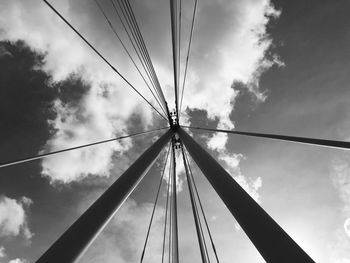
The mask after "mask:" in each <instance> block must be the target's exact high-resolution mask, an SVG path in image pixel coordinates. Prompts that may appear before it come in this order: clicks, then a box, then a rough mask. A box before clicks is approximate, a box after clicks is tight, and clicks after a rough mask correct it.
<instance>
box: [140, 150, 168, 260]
mask: <svg viewBox="0 0 350 263" xmlns="http://www.w3.org/2000/svg"><path fill="white" fill-rule="evenodd" d="M170 147H171V143H169V147H168V151H167V154H166V157H165V162H164V167H163V170H162V176H161V177H160V181H159V185H158V190H157V195H156V198H155V200H154V205H153V210H152V215H151V219H150V222H149V225H148V229H147V234H146V240H145V243H144V245H143V250H142V254H141V260H140V263H142V262H143V257H144V255H145V251H146V246H147V242H148V238H149V234H150V232H151V227H152V222H153V217H154V212H155V211H156V207H157V203H158V197H159V193H160V188H161V186H162V182H163V178H164V174H165V167H166V164H167V162H168V156H169V152H170Z"/></svg>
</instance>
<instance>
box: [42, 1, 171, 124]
mask: <svg viewBox="0 0 350 263" xmlns="http://www.w3.org/2000/svg"><path fill="white" fill-rule="evenodd" d="M43 1H44V3H45V4H46V5H47V6H48V7H49V8H50V9H51V10H52V11H54V12H55V13H56V15H58V16H59V17H60V18H61V19H62V20H63V22H65V23H66V24H67V25H68V26H69V27H70V28H71V29H72V30H73V31H74V32H75V33H76V34H77V35H78V36H79V37H80V38H81V39H82V40H83V41H84V42H85V43H86V44H87V45H88V46H89V47H90V48H91V49H92V50H93V51H94V52H95V53H96V54H97V55H98V56H99V57H100V58H101V59H102V60H103V61H104V62H106V64H107V65H108V66H109V67H110V68H111V69H112V70H113V71H114V72H115V73H117V74H118V75H119V76H120V77H121V78H122V79H123V80H124V81H125V82H126V83H127V84H128V85H129V86H130V87H131V88H132V89H133V90H134V91H135V92H136V93H137V94H138V95H139V96H140V97H141V98H142V99H143V100H144V101H145V102H147V104H148V105H150V106H151V107H152V108H153V109H154V110H155V111H156V112H157V113H158V114H159V115H160V116H162V118H164V119H165V120H166V121H168V119H167V118H166V117H165V116H164V115H163V114H162V113H160V112H159V111H158V110H157V109H156V108H155V107H154V106H153V104H152V103H150V102H149V101H148V100H147V99H146V98H145V97H144V96H143V95H142V94H141V93H140V92H139V91H138V90H137V89H136V88H135V87H134V86H133V85H132V84H131V83H130V82H129V81H128V80H127V79H126V78H125V77H124V76H123V75H122V74H121V73H120V72H119V71H118V70H117V69H116V68H115V67H114V66H113V65H112V64H111V63H109V61H108V60H107V59H106V58H105V57H104V56H103V55H102V54H101V53H100V52H99V51H97V49H96V48H95V47H94V46H93V45H92V44H90V42H89V41H88V40H87V39H86V38H85V37H84V36H83V35H82V34H80V33H79V31H78V30H77V29H75V28H74V27H73V26H72V25H71V24H70V23H69V22H68V21H67V20H66V19H65V18H64V17H63V16H62V15H61V14H60V13H59V12H58V11H57V10H56V9H55V8H54V7H53V6H52V5H51V4H50V3H49V2H48V1H46V0H43Z"/></svg>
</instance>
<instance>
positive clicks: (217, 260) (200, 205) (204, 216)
mask: <svg viewBox="0 0 350 263" xmlns="http://www.w3.org/2000/svg"><path fill="white" fill-rule="evenodd" d="M185 158H186V160H187V163H188V167H189V171H190V176H191V179H192V182H193V186H194V190H195V192H196V196H197V200H198V203H199V207H200V209H201V212H202V215H203V218H204V223H205V226H206V228H207V231H208V234H209V238H210V242H211V246H212V248H213V251H214V255H215V259H216V262H217V263H220V262H219V257H218V254H217V251H216V247H215V244H214V240H213V236H212V234H211V231H210V228H209V224H208V221H207V217H206V215H205V213H204V209H203V205H202V201H201V199H200V197H199V193H198V189H197V185H196V181H195V179H194V176H193V173H192V169H191V165H190V162H189V159H188V155H187V153H186V149H185Z"/></svg>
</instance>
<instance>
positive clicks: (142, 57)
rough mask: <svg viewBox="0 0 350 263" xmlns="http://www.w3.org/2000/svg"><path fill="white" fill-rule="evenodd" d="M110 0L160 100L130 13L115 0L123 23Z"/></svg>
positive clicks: (112, 0) (123, 5)
mask: <svg viewBox="0 0 350 263" xmlns="http://www.w3.org/2000/svg"><path fill="white" fill-rule="evenodd" d="M110 1H111V2H112V4H113V7H114V9H115V12H116V13H117V15H118V18H119V20H120V21H121V23H122V25H123V27H124V30H125V32H126V33H127V35H128V37H129V40H130V42H131V44H132V45H133V47H134V50H135V52H136V54H137V56H138V58H139V60H140V62H141V64H142V66H143V68H144V70H145V72H146V74H147V76H148V78H149V80H150V82H151V84H152V86H153V88H154V90H155V92H156V93H157V96H158V98H159V99H160V100H161V97H160V95H159V91H158V89H157V86H156V83H155V80H154V76H153V75H152V72H151V69H150V67H149V64H148V63H147V62H146V57H145V56H146V55H145V53H144V50H143V49H142V47H141V43H140V40H139V38H138V34H137V32H136V29H135V25H134V24H133V22H132V21H131V17H130V14H129V13H128V12H127V10H126V7H125V4H124V3H123V4H122V3H121V2H120V1H119V0H117V3H118V6H119V8H120V10H121V12H122V15H123V17H124V19H125V22H126V24H125V23H124V21H123V19H122V18H121V15H120V13H119V11H118V10H117V8H116V7H115V5H114V0H110ZM127 27H128V28H129V30H130V33H131V35H130V33H129V30H128V29H127ZM135 44H136V46H137V47H136V46H135Z"/></svg>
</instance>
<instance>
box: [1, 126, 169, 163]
mask: <svg viewBox="0 0 350 263" xmlns="http://www.w3.org/2000/svg"><path fill="white" fill-rule="evenodd" d="M167 128H168V127H163V128H159V129H154V130H149V131H145V132H139V133H134V134H129V135H124V136H121V137H117V138H113V139H108V140H103V141H98V142H93V143H88V144H84V145H79V146H75V147H71V148H67V149H63V150H58V151H53V152H48V153H43V154H38V155H35V156H29V157H26V158H21V159H17V160H12V161H9V162H3V163H0V168H3V167H6V166H11V165H15V164H20V163H25V162H30V161H34V160H38V159H42V158H44V157H47V156H50V155H55V154H59V153H63V152H68V151H72V150H76V149H80V148H85V147H89V146H93V145H97V144H102V143H107V142H112V141H117V140H121V139H125V138H129V137H133V136H138V135H142V134H147V133H151V132H155V131H159V130H164V129H167Z"/></svg>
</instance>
